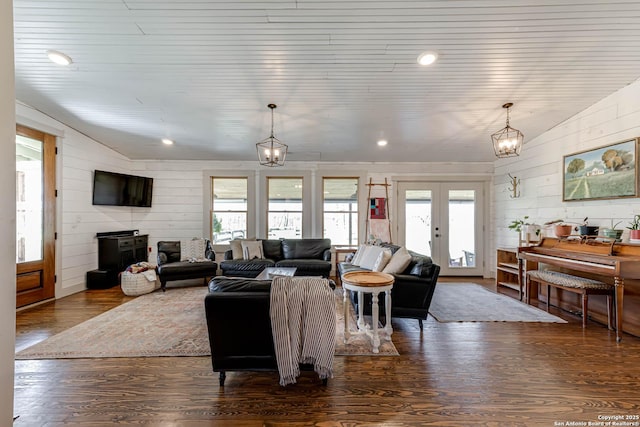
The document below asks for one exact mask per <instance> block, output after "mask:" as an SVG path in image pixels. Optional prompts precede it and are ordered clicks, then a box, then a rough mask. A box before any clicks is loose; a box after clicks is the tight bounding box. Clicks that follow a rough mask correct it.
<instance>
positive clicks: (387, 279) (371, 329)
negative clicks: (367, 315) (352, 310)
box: [342, 271, 394, 353]
mask: <svg viewBox="0 0 640 427" xmlns="http://www.w3.org/2000/svg"><path fill="white" fill-rule="evenodd" d="M393 281H394V278H393V276H392V275H390V274H387V273H380V272H377V271H350V272H348V273H345V274H343V275H342V289H343V292H342V297H343V304H344V342H345V343H347V341H348V340H349V338H350V336H351V335H350V333H349V305H348V304H349V303H350V302H349V293H348V292H347V291H352V292H357V293H358V322H357V325H358V331H360V332H362V333H365V334H366V335H367V336H369V337H370V338H371V341H372V343H373V352H374V353H378V351H379V350H378V349H379V347H380V336H379V335H378V314H379V313H378V311H379V308H378V294H379V293H380V292H384V293H385V325H384V328H383V331H384V332H385V333H386V339H387V340H391V334H392V333H393V328H392V327H391V288H393ZM365 293H369V294H371V303H372V305H371V318H372V320H371V325H367V324H366V323H365V321H364V294H365Z"/></svg>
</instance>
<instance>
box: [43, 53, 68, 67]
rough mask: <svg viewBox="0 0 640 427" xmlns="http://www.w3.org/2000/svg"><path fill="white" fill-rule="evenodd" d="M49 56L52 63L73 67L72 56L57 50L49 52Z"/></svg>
mask: <svg viewBox="0 0 640 427" xmlns="http://www.w3.org/2000/svg"><path fill="white" fill-rule="evenodd" d="M47 56H48V57H49V59H50V60H51V61H52V62H55V63H56V64H58V65H71V63H72V62H73V61H72V60H71V57H70V56H68V55H65V54H64V53H62V52H58V51H57V50H48V51H47Z"/></svg>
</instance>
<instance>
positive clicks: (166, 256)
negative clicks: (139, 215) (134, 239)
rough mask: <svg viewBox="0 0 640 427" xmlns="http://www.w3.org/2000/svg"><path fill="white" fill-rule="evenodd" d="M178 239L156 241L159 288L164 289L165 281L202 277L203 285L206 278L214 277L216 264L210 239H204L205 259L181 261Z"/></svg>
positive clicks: (205, 282)
mask: <svg viewBox="0 0 640 427" xmlns="http://www.w3.org/2000/svg"><path fill="white" fill-rule="evenodd" d="M180 253H181V252H180V241H160V242H158V277H159V278H160V289H162V291H163V292H164V291H165V288H166V286H167V282H169V281H171V280H185V279H199V278H201V277H202V279H203V281H204V285H205V286H206V285H207V282H208V279H209V278H211V277H215V275H216V272H217V271H218V264H217V263H216V262H215V259H216V254H215V252H214V251H213V248H212V247H211V241H210V240H207V241H206V251H205V258H206V261H195V262H191V261H181V260H180Z"/></svg>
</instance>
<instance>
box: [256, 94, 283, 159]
mask: <svg viewBox="0 0 640 427" xmlns="http://www.w3.org/2000/svg"><path fill="white" fill-rule="evenodd" d="M267 107H269V108H270V109H271V136H269V137H268V138H266V139H263V140H262V141H260V142H258V143H257V144H256V150H257V151H258V161H259V162H260V164H261V165H263V166H269V167H276V166H284V160H285V158H286V157H287V150H288V148H289V147H288V146H287V144H284V143H282V142H280V141H279V140H278V138H276V137H275V136H273V110H274V109H275V108H277V106H276V104H269V105H267Z"/></svg>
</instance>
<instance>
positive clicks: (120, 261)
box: [87, 230, 149, 289]
mask: <svg viewBox="0 0 640 427" xmlns="http://www.w3.org/2000/svg"><path fill="white" fill-rule="evenodd" d="M96 237H97V238H98V270H92V271H89V272H87V288H89V289H104V288H110V287H113V286H116V285H117V284H118V283H119V279H118V275H119V273H122V272H123V271H124V270H126V268H127V267H128V266H130V265H131V264H135V263H137V262H143V261H147V259H148V251H147V246H148V237H149V235H148V234H138V230H124V231H109V232H105V233H97V234H96Z"/></svg>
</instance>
